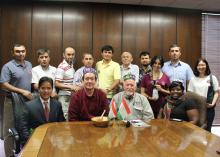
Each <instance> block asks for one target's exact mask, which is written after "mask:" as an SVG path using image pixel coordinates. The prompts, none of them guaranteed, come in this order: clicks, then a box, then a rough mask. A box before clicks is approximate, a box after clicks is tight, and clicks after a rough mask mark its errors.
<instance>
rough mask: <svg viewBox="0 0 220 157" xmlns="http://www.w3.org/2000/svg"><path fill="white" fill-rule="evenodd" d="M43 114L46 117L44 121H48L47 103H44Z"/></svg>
mask: <svg viewBox="0 0 220 157" xmlns="http://www.w3.org/2000/svg"><path fill="white" fill-rule="evenodd" d="M44 114H45V117H46V120H47V121H48V120H49V108H48V102H47V101H44Z"/></svg>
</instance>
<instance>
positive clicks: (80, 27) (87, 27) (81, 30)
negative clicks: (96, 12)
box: [63, 5, 93, 69]
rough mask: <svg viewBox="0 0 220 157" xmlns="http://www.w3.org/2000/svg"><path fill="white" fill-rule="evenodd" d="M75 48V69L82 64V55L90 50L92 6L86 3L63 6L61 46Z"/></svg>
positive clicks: (90, 51)
mask: <svg viewBox="0 0 220 157" xmlns="http://www.w3.org/2000/svg"><path fill="white" fill-rule="evenodd" d="M68 46H72V47H73V48H74V49H75V50H76V62H75V69H77V68H79V67H80V66H82V63H81V60H82V55H83V53H85V52H89V53H93V52H92V7H91V6H88V5H74V6H64V8H63V47H64V48H65V47H68Z"/></svg>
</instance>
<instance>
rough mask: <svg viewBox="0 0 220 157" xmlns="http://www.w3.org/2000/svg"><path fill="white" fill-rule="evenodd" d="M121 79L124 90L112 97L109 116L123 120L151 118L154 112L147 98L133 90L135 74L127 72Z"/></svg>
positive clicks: (134, 88) (134, 87)
mask: <svg viewBox="0 0 220 157" xmlns="http://www.w3.org/2000/svg"><path fill="white" fill-rule="evenodd" d="M123 80H124V81H123V88H124V91H122V92H120V93H118V94H116V95H114V97H113V98H112V101H111V106H110V112H109V118H116V117H117V118H118V119H123V120H137V119H141V120H149V119H153V118H154V114H153V111H152V109H151V106H150V103H149V102H148V100H147V98H146V97H145V96H143V95H141V94H139V93H136V92H135V90H136V82H135V76H134V75H132V74H127V75H125V76H124V77H123Z"/></svg>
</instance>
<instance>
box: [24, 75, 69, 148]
mask: <svg viewBox="0 0 220 157" xmlns="http://www.w3.org/2000/svg"><path fill="white" fill-rule="evenodd" d="M52 91H53V80H52V79H51V78H49V77H42V78H41V79H40V80H39V83H38V92H39V95H40V97H38V98H36V99H34V100H32V101H29V102H27V103H26V110H25V111H24V113H23V115H22V122H21V129H22V134H21V143H22V145H23V144H25V142H26V141H27V139H28V138H29V136H30V132H31V130H32V129H35V128H36V127H38V126H40V125H42V124H45V123H49V122H61V121H65V118H64V115H63V110H62V106H61V104H60V102H58V101H57V100H55V99H52V98H50V96H51V93H52Z"/></svg>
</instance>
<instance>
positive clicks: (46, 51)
mask: <svg viewBox="0 0 220 157" xmlns="http://www.w3.org/2000/svg"><path fill="white" fill-rule="evenodd" d="M45 53H47V54H48V55H49V56H50V50H49V49H38V50H37V56H38V57H39V56H40V55H43V54H45Z"/></svg>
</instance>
